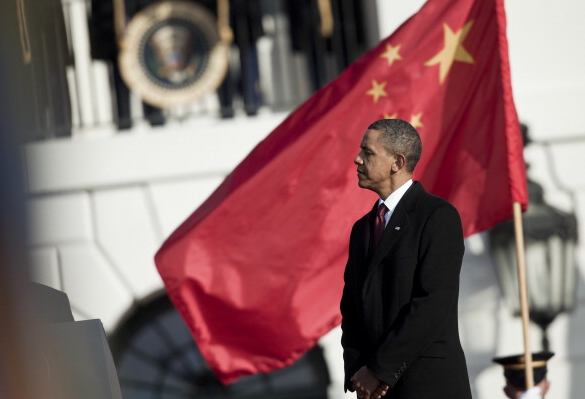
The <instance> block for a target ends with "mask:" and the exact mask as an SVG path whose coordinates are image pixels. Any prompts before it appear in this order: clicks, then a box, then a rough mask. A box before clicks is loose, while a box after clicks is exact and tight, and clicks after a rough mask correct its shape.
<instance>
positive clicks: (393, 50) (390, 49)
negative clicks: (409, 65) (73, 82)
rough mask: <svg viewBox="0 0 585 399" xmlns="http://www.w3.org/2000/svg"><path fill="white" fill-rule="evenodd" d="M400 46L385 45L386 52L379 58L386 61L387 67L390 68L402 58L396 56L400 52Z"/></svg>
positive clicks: (398, 55)
mask: <svg viewBox="0 0 585 399" xmlns="http://www.w3.org/2000/svg"><path fill="white" fill-rule="evenodd" d="M400 46H401V45H400V44H399V45H397V46H392V45H390V44H387V45H386V52H385V53H384V54H382V55H381V56H380V57H382V58H386V59H387V60H388V66H392V64H393V63H394V61H398V60H401V59H402V56H401V55H400V54H398V52H399V51H400Z"/></svg>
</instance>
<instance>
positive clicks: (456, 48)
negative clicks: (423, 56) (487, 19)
mask: <svg viewBox="0 0 585 399" xmlns="http://www.w3.org/2000/svg"><path fill="white" fill-rule="evenodd" d="M472 26H473V21H469V22H467V23H466V24H465V26H464V27H463V28H461V29H460V30H458V31H457V32H453V31H452V30H451V28H449V26H448V25H447V24H443V36H444V38H445V47H443V49H442V50H441V51H439V52H438V53H437V54H436V55H435V56H434V57H433V58H431V59H430V60H428V61H427V62H425V66H432V65H436V64H439V82H440V83H441V84H443V82H444V81H445V78H446V77H447V74H448V73H449V70H451V66H452V65H453V62H455V61H460V62H466V63H468V64H473V63H474V61H473V57H472V56H471V54H469V53H468V52H467V50H466V49H465V48H464V47H463V41H464V40H465V37H466V36H467V34H468V33H469V30H470V29H471V27H472Z"/></svg>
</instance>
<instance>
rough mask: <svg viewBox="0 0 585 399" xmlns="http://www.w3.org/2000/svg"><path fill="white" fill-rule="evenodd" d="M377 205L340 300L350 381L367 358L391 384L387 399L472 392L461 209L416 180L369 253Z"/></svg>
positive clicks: (457, 397) (464, 396)
mask: <svg viewBox="0 0 585 399" xmlns="http://www.w3.org/2000/svg"><path fill="white" fill-rule="evenodd" d="M376 209H377V204H376V206H374V208H373V209H372V211H370V212H369V213H368V214H366V215H365V216H364V217H362V218H361V219H360V220H358V221H357V222H356V223H355V224H354V226H353V229H352V232H351V237H350V244H349V258H348V262H347V266H346V270H345V275H344V279H345V287H344V290H343V297H342V299H341V313H342V316H343V319H342V323H341V327H342V331H343V334H342V339H341V342H342V345H343V349H344V363H345V387H346V389H350V388H351V383H350V382H349V379H350V378H351V377H352V375H353V374H354V373H355V372H356V371H357V370H358V369H359V368H361V367H362V366H364V365H367V366H368V368H369V369H370V370H371V371H372V372H373V373H374V375H376V376H377V377H378V378H379V379H380V380H382V381H384V382H385V383H387V384H388V385H390V387H391V388H390V390H389V391H388V394H387V395H386V398H401V399H404V398H413V399H414V398H423V397H424V398H425V399H432V398H437V399H444V398H449V399H469V398H471V393H470V387H469V380H468V376H467V367H466V363H465V357H464V354H463V350H462V349H461V344H460V341H459V332H458V322H457V301H458V296H459V272H460V269H461V261H462V257H463V252H464V245H463V232H462V228H461V220H460V218H459V214H458V213H457V210H456V209H455V208H454V207H453V206H452V205H450V204H449V203H448V202H447V201H445V200H444V199H442V198H439V197H436V196H434V195H431V194H428V193H427V192H426V191H425V190H424V189H423V187H422V185H421V184H420V183H419V182H414V183H413V185H412V186H411V187H410V188H409V189H408V191H407V192H406V193H405V194H404V196H403V197H402V199H401V200H400V202H399V203H398V205H397V206H396V209H395V210H394V212H393V214H392V216H391V217H390V220H389V222H388V224H387V226H386V229H385V231H384V234H383V236H382V238H381V240H380V244H379V245H378V247H377V249H376V251H375V252H374V253H371V251H370V237H371V234H372V229H373V223H374V219H375V210H376Z"/></svg>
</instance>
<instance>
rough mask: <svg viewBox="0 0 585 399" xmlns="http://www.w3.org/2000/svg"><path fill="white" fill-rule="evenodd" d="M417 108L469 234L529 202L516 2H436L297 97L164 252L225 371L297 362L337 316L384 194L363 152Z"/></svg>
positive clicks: (432, 157) (215, 363) (165, 264)
mask: <svg viewBox="0 0 585 399" xmlns="http://www.w3.org/2000/svg"><path fill="white" fill-rule="evenodd" d="M382 118H400V119H405V120H407V121H410V123H411V124H413V125H414V126H415V127H416V128H417V130H418V131H419V133H420V135H421V138H422V142H423V155H422V158H421V161H420V162H419V165H418V166H417V169H416V171H415V179H417V180H421V181H422V183H423V185H424V186H425V188H426V189H427V190H428V191H430V192H432V193H434V194H436V195H439V196H442V197H444V198H446V199H448V200H449V201H450V202H451V203H453V204H454V205H455V206H456V207H457V209H458V210H459V212H460V214H461V217H462V221H463V227H464V231H465V234H466V235H470V234H473V233H476V232H479V231H482V230H485V229H488V228H490V227H491V226H493V225H495V224H496V223H498V222H499V221H502V220H504V219H506V218H509V217H510V216H511V214H512V202H520V203H522V204H523V205H524V206H526V204H527V193H526V175H525V165H524V161H523V157H522V140H521V134H520V125H519V122H518V118H517V115H516V111H515V108H514V103H513V99H512V91H511V84H510V71H509V62H508V54H507V42H506V33H505V14H504V9H503V0H429V1H428V2H427V3H426V4H425V5H424V6H423V7H422V8H421V10H420V11H419V12H418V13H417V14H415V15H414V16H413V17H411V18H410V19H409V20H408V21H406V22H405V23H404V24H403V25H402V26H401V27H400V28H399V29H398V30H397V31H396V32H395V33H394V34H392V35H391V36H390V37H388V38H387V39H385V40H383V41H382V42H381V43H380V44H379V45H378V46H377V47H376V48H374V49H372V50H371V51H369V52H368V53H366V54H365V55H364V56H362V57H361V58H360V59H359V60H357V61H356V62H355V63H353V64H352V65H350V66H349V67H348V68H347V69H346V70H345V71H344V72H343V73H342V74H341V75H340V76H339V77H338V78H337V79H336V80H334V81H333V82H332V83H330V84H329V85H327V86H326V87H324V88H322V89H321V90H319V91H318V92H317V93H315V94H314V95H313V96H312V97H311V98H309V99H308V100H307V101H306V102H305V103H304V104H303V105H301V106H300V107H299V108H298V109H297V110H295V111H294V112H293V113H292V114H291V115H290V116H289V117H288V118H287V119H286V120H285V121H284V122H283V123H282V124H281V125H279V126H278V127H277V128H276V129H275V130H274V131H273V132H272V133H271V134H270V135H269V136H268V137H267V138H266V139H265V140H263V141H262V142H261V143H260V144H258V146H257V147H256V148H255V149H254V150H253V151H252V152H251V153H250V154H249V155H248V157H247V158H246V159H244V160H243V161H242V162H241V163H240V165H238V166H237V167H236V169H235V170H234V171H232V173H231V174H230V175H229V176H227V178H226V179H225V180H224V182H223V183H222V184H221V185H220V186H219V187H218V188H217V190H216V191H215V192H214V193H213V194H212V195H211V196H210V197H209V198H208V199H207V201H206V202H205V203H203V205H201V206H200V207H199V208H198V209H197V210H196V211H195V212H194V213H193V214H192V215H191V216H189V218H188V219H187V220H186V221H185V222H183V224H181V225H180V226H179V227H178V228H177V229H176V230H175V231H174V232H173V233H172V234H171V236H170V237H169V238H168V239H167V240H166V241H165V243H164V244H163V245H162V247H161V248H160V249H159V251H158V252H157V254H156V256H155V262H156V266H157V269H158V271H159V273H160V275H161V277H162V279H163V281H164V283H165V287H166V289H167V292H168V294H169V296H170V298H171V300H172V301H173V303H174V304H175V306H176V307H177V309H178V311H179V312H180V313H181V315H182V316H183V318H184V319H185V321H186V323H187V325H188V327H189V329H190V331H191V332H192V334H193V336H194V338H195V340H196V342H197V345H198V346H199V349H200V350H201V353H202V354H203V356H204V357H205V358H206V360H207V361H208V363H209V365H210V367H211V368H212V369H213V371H214V372H215V373H216V375H217V376H218V377H219V379H220V380H221V381H222V382H224V383H229V382H231V381H234V380H235V379H237V378H238V377H240V376H243V375H247V374H253V373H258V372H268V371H271V370H274V369H277V368H282V367H284V366H286V365H289V364H291V363H292V362H294V361H295V360H296V359H297V358H298V357H300V356H301V355H302V354H303V353H305V352H306V351H307V350H308V349H310V348H311V347H312V346H313V345H315V343H316V342H317V341H318V339H319V338H320V337H321V336H322V335H324V334H325V333H327V332H328V331H329V330H330V329H332V328H333V327H335V326H336V325H338V324H339V322H340V314H339V299H340V297H341V292H342V288H343V276H342V275H343V268H344V265H345V261H346V259H347V244H348V238H349V233H350V230H351V226H352V224H353V222H354V221H355V220H356V219H357V218H359V217H360V216H361V215H363V214H364V213H365V212H366V211H368V210H369V209H370V208H371V206H372V203H373V201H374V200H375V196H374V194H372V193H371V192H368V191H365V190H361V189H359V188H358V187H357V177H356V167H355V165H354V164H353V159H354V158H355V156H356V155H357V152H358V151H359V143H360V141H361V137H362V135H363V133H364V132H365V130H366V129H367V127H368V125H369V124H370V123H371V122H373V121H375V120H377V119H382Z"/></svg>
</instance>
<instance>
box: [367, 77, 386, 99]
mask: <svg viewBox="0 0 585 399" xmlns="http://www.w3.org/2000/svg"><path fill="white" fill-rule="evenodd" d="M387 83H388V82H382V83H378V82H377V81H376V80H375V79H373V80H372V88H371V89H370V90H368V91H367V92H366V94H368V95H370V96H372V97H374V103H377V102H378V99H379V98H380V97H388V93H386V90H384V87H386V84H387Z"/></svg>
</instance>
